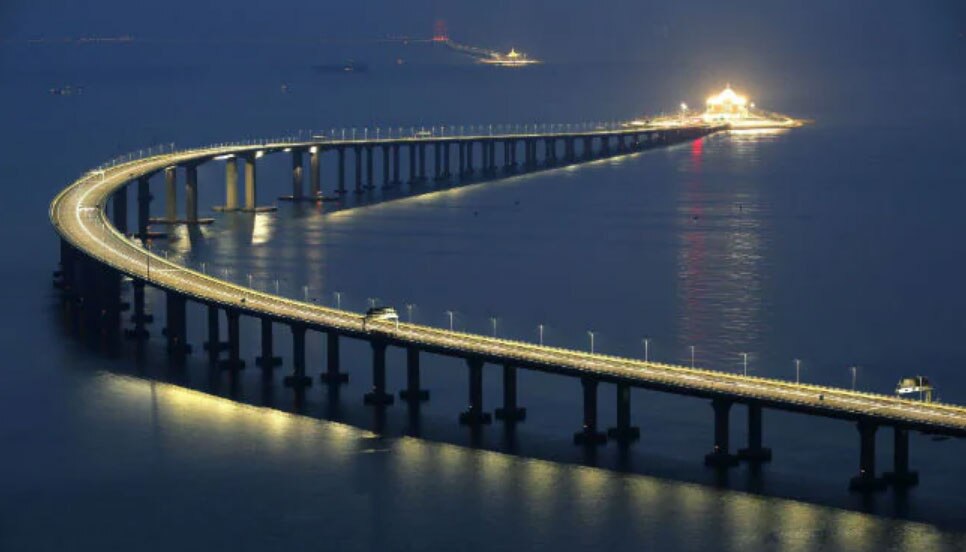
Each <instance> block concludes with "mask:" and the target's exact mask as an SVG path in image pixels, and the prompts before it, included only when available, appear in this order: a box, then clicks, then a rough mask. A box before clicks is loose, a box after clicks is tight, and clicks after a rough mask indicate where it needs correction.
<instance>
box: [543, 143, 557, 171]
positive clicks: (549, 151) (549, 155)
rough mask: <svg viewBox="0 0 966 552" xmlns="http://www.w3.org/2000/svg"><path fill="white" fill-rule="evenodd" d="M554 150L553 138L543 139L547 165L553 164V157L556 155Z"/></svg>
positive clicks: (544, 156)
mask: <svg viewBox="0 0 966 552" xmlns="http://www.w3.org/2000/svg"><path fill="white" fill-rule="evenodd" d="M553 150H554V144H553V138H547V139H545V140H544V141H543V158H544V160H545V161H546V164H547V165H552V164H553V159H554V157H556V155H554V151H553Z"/></svg>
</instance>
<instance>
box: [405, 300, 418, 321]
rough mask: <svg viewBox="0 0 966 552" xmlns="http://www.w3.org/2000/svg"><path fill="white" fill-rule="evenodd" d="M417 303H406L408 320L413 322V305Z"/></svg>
mask: <svg viewBox="0 0 966 552" xmlns="http://www.w3.org/2000/svg"><path fill="white" fill-rule="evenodd" d="M415 306H416V305H415V304H414V303H409V304H407V305H406V321H407V322H409V323H412V321H413V307H415Z"/></svg>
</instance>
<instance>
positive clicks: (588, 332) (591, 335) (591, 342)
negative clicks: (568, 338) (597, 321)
mask: <svg viewBox="0 0 966 552" xmlns="http://www.w3.org/2000/svg"><path fill="white" fill-rule="evenodd" d="M595 334H596V332H593V331H590V330H587V335H588V336H590V354H594V335H595Z"/></svg>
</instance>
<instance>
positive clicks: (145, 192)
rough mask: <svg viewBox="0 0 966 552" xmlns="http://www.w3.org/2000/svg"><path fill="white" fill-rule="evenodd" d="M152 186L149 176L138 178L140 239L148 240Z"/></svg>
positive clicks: (142, 241)
mask: <svg viewBox="0 0 966 552" xmlns="http://www.w3.org/2000/svg"><path fill="white" fill-rule="evenodd" d="M151 199H152V196H151V188H150V180H149V179H148V177H147V176H142V177H140V178H138V239H140V240H141V243H146V242H147V241H148V224H149V223H150V221H151Z"/></svg>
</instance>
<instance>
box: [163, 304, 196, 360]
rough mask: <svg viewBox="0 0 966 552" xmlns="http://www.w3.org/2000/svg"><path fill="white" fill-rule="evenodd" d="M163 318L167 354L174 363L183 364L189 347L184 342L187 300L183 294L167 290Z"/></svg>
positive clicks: (189, 350) (189, 349)
mask: <svg viewBox="0 0 966 552" xmlns="http://www.w3.org/2000/svg"><path fill="white" fill-rule="evenodd" d="M165 303H166V305H165V307H166V312H165V318H166V323H167V327H166V328H165V329H164V336H165V338H167V348H168V354H169V355H170V356H171V360H172V361H173V362H175V363H176V364H183V363H184V361H185V358H186V357H187V355H188V353H190V352H191V347H190V346H189V345H188V343H187V342H186V335H185V331H186V328H187V300H186V299H185V296H184V295H181V294H178V293H175V292H172V291H169V292H167V294H166V300H165Z"/></svg>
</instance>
